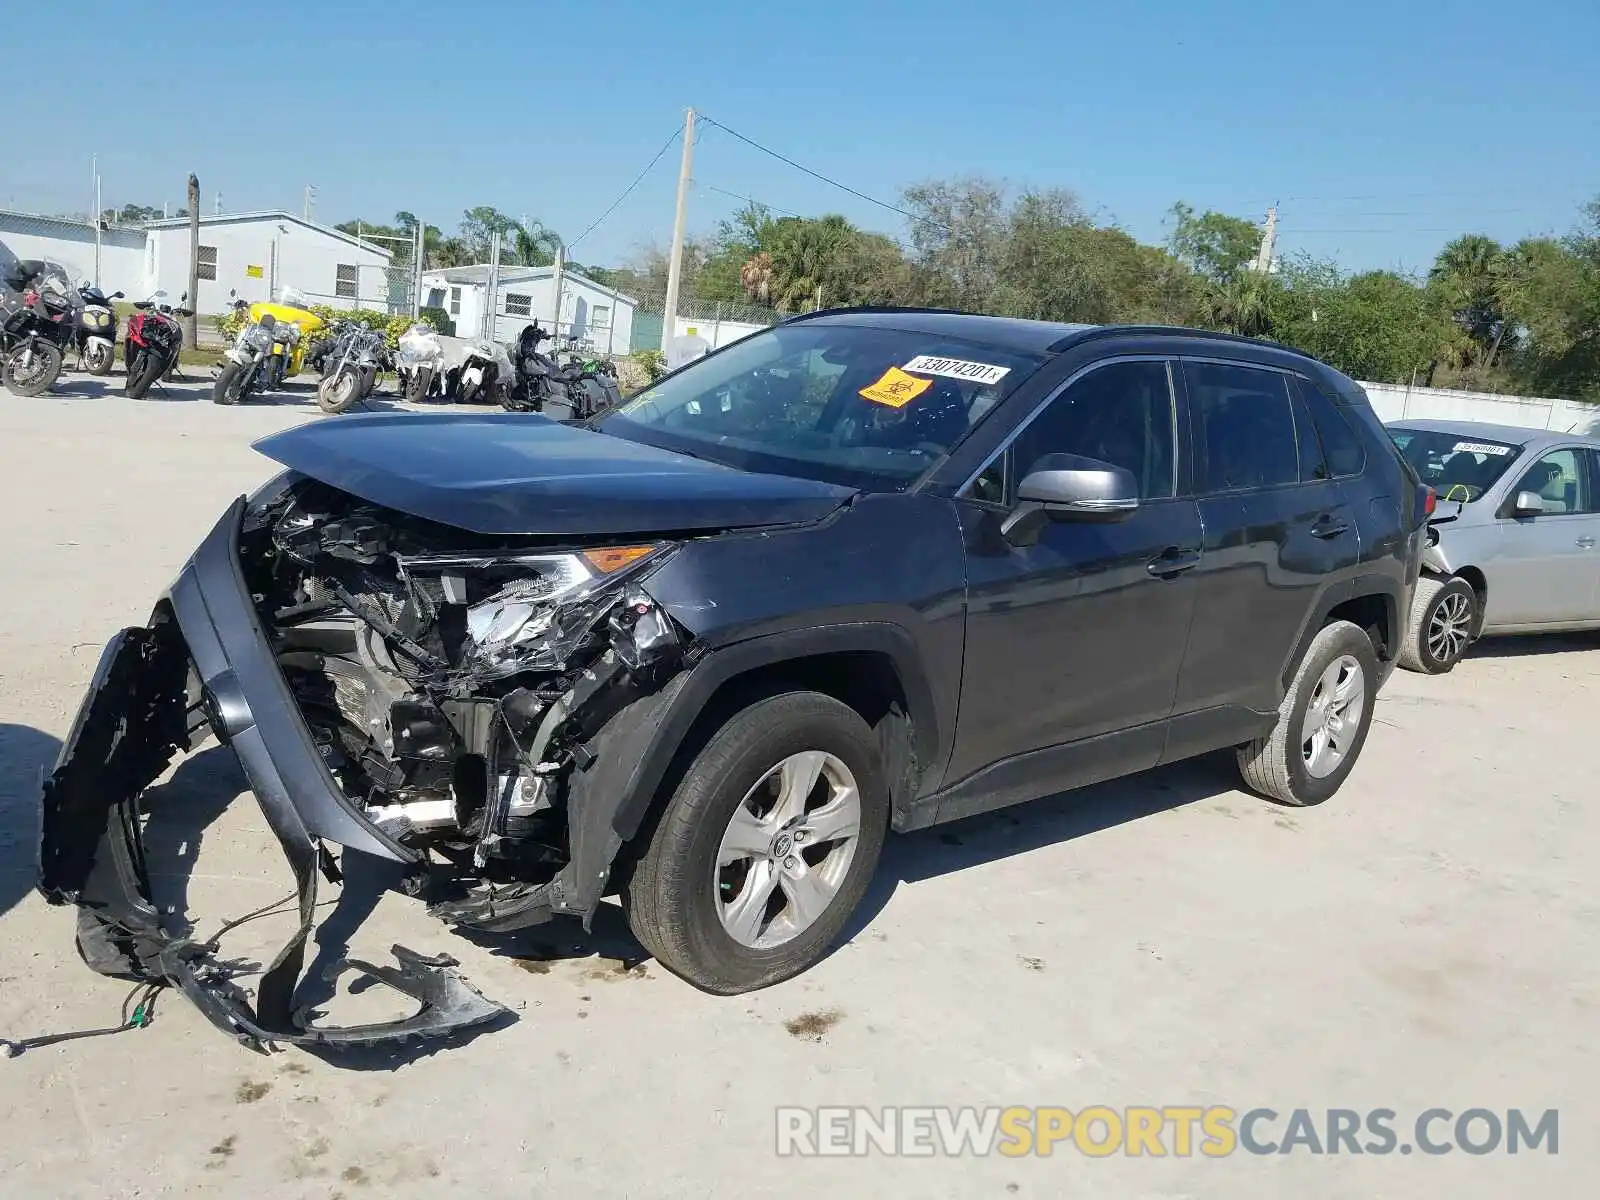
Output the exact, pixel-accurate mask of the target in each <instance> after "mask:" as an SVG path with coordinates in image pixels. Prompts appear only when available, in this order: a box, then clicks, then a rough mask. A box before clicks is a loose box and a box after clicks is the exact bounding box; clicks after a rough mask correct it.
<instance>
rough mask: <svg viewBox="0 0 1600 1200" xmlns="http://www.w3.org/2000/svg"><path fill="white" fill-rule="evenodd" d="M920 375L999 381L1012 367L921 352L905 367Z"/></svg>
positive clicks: (984, 381) (974, 381)
mask: <svg viewBox="0 0 1600 1200" xmlns="http://www.w3.org/2000/svg"><path fill="white" fill-rule="evenodd" d="M903 369H904V370H907V371H915V372H917V374H919V375H944V376H946V377H948V378H950V379H965V380H968V381H970V382H972V383H982V384H991V383H999V382H1000V381H1001V380H1002V379H1004V378H1005V377H1006V376H1007V375H1009V374H1011V368H1010V367H996V366H992V365H990V364H989V363H980V362H967V361H966V359H962V358H939V357H938V356H937V355H933V354H919V355H918V356H917V357H916V358H913V359H912V360H911V361H910V362H908V363H907V364H906V365H905V367H904V368H903Z"/></svg>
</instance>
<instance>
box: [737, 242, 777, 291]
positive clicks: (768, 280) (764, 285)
mask: <svg viewBox="0 0 1600 1200" xmlns="http://www.w3.org/2000/svg"><path fill="white" fill-rule="evenodd" d="M739 286H740V287H742V288H743V289H744V294H745V296H746V297H747V298H748V299H749V300H750V303H752V304H766V303H767V302H768V301H769V300H771V298H772V255H770V254H768V253H767V252H766V251H765V250H763V251H761V252H760V253H757V254H752V255H751V256H750V257H749V258H748V259H747V260H745V264H744V266H742V267H740V268H739Z"/></svg>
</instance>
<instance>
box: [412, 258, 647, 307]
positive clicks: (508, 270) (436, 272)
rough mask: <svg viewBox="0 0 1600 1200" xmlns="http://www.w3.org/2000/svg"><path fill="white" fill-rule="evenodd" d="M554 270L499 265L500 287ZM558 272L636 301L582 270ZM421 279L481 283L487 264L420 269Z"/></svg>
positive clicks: (549, 274)
mask: <svg viewBox="0 0 1600 1200" xmlns="http://www.w3.org/2000/svg"><path fill="white" fill-rule="evenodd" d="M555 273H556V269H555V268H554V267H523V266H504V267H501V268H500V284H501V286H502V287H503V286H505V285H506V284H508V283H532V282H534V281H537V280H541V279H549V278H551V277H552V276H554V275H555ZM562 275H563V276H564V277H565V278H567V279H581V280H582V281H583V282H584V283H586V284H588V285H589V286H590V287H592V288H594V289H595V290H596V291H598V292H604V293H605V294H606V295H608V296H610V297H612V298H613V299H615V300H621V301H625V302H627V303H628V304H632V305H634V306H635V307H637V306H638V304H639V302H638V301H637V300H635V299H634V298H633V297H632V296H625V295H623V294H622V293H621V292H619V291H617V289H616V288H613V287H607V286H606V285H605V284H603V283H600V282H598V281H596V280H593V279H590V278H589V277H588V276H587V275H585V274H584V273H583V272H582V271H574V270H572V269H570V268H568V269H567V270H565V271H563V272H562ZM422 281H423V282H424V283H434V282H441V281H442V282H444V283H465V284H473V285H475V286H478V287H482V286H483V285H484V284H486V283H488V282H489V264H488V263H474V264H473V265H472V266H469V267H438V268H435V269H433V270H430V271H424V272H423V273H422Z"/></svg>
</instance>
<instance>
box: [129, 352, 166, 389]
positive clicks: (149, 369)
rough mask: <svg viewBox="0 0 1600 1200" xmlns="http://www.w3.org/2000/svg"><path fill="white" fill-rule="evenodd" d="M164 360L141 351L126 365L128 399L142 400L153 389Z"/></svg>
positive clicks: (152, 353) (151, 353)
mask: <svg viewBox="0 0 1600 1200" xmlns="http://www.w3.org/2000/svg"><path fill="white" fill-rule="evenodd" d="M165 364H166V360H165V359H163V358H162V357H161V356H160V355H159V354H156V353H154V352H152V351H150V350H141V351H139V353H137V354H135V355H134V356H133V358H132V359H131V360H130V361H129V363H128V385H127V388H128V399H130V400H143V399H144V398H145V397H146V396H147V395H149V394H150V389H151V388H153V387H155V385H156V380H157V379H158V378H160V376H161V369H162V367H163V366H165Z"/></svg>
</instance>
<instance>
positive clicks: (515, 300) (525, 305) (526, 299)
mask: <svg viewBox="0 0 1600 1200" xmlns="http://www.w3.org/2000/svg"><path fill="white" fill-rule="evenodd" d="M531 312H533V297H532V296H528V295H524V294H523V293H522V292H507V293H506V316H508V317H525V316H527V315H528V314H529V313H531Z"/></svg>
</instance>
